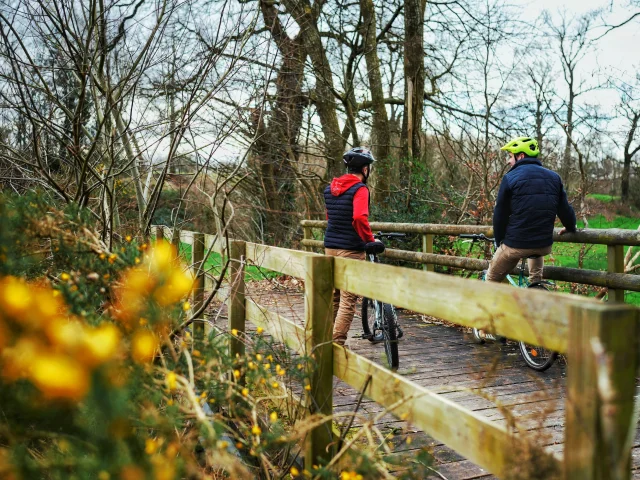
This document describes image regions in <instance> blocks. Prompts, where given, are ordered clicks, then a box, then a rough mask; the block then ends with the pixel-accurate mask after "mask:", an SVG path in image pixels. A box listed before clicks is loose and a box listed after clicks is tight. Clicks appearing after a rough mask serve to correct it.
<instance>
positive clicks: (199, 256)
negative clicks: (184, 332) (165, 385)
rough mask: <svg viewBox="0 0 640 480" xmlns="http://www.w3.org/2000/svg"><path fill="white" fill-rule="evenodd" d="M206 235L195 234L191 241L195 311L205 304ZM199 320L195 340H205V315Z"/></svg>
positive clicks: (195, 326) (196, 324)
mask: <svg viewBox="0 0 640 480" xmlns="http://www.w3.org/2000/svg"><path fill="white" fill-rule="evenodd" d="M203 260H204V233H198V232H193V238H192V240H191V265H192V267H191V268H192V271H193V274H194V281H193V310H194V311H196V310H199V309H200V307H201V306H202V304H203V302H204V265H203V264H202V262H203ZM197 318H198V320H196V321H194V322H193V338H194V339H195V340H199V341H202V340H204V334H205V328H204V322H203V319H204V313H201V314H200V315H199V316H198V317H197Z"/></svg>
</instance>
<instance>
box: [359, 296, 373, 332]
mask: <svg viewBox="0 0 640 480" xmlns="http://www.w3.org/2000/svg"><path fill="white" fill-rule="evenodd" d="M360 313H361V316H362V331H363V334H362V338H366V339H368V340H369V341H370V342H373V341H374V338H373V337H374V334H375V331H374V330H375V321H376V305H375V300H371V299H370V298H366V297H363V298H362V310H361V312H360Z"/></svg>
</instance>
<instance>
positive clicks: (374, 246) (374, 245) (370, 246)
mask: <svg viewBox="0 0 640 480" xmlns="http://www.w3.org/2000/svg"><path fill="white" fill-rule="evenodd" d="M364 249H365V251H366V252H367V253H375V254H376V255H379V254H381V253H382V252H384V243H382V242H381V241H380V240H376V241H374V242H369V243H367V244H366V245H365V246H364Z"/></svg>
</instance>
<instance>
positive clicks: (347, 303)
mask: <svg viewBox="0 0 640 480" xmlns="http://www.w3.org/2000/svg"><path fill="white" fill-rule="evenodd" d="M324 253H325V255H329V256H331V257H343V258H353V259H355V260H364V259H365V253H364V252H357V251H355V250H342V249H337V248H325V249H324ZM356 303H358V295H356V294H355V293H351V292H345V291H340V290H337V289H336V290H334V292H333V341H334V342H336V343H338V344H339V345H344V342H346V341H347V334H348V333H349V328H351V323H352V322H353V316H354V315H355V313H356Z"/></svg>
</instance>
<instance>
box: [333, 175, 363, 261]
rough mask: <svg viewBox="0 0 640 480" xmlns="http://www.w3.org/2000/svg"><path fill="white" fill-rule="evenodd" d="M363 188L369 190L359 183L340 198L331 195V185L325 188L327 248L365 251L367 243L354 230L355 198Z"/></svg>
mask: <svg viewBox="0 0 640 480" xmlns="http://www.w3.org/2000/svg"><path fill="white" fill-rule="evenodd" d="M362 187H365V188H367V187H366V185H365V184H364V183H360V182H358V183H356V184H355V185H353V186H352V187H351V188H349V189H348V190H347V191H345V192H344V193H343V194H342V195H338V196H335V195H333V194H332V193H331V185H328V186H327V188H325V190H324V202H325V205H326V207H327V217H328V221H327V230H326V231H325V234H324V246H325V248H338V249H344V250H356V251H360V252H363V251H364V249H365V245H366V243H365V242H364V240H362V238H360V235H358V233H357V232H356V229H355V228H353V197H354V195H355V194H356V192H357V191H358V190H359V189H360V188H362Z"/></svg>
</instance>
